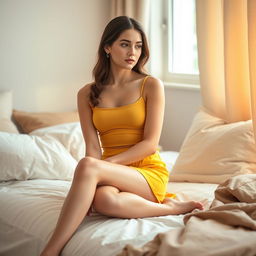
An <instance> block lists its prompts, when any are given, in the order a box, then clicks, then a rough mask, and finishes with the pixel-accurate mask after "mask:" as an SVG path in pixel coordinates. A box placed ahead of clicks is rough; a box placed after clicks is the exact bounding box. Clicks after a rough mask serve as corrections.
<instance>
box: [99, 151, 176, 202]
mask: <svg viewBox="0 0 256 256" xmlns="http://www.w3.org/2000/svg"><path fill="white" fill-rule="evenodd" d="M119 150H120V151H119ZM119 150H117V149H115V150H113V149H111V150H106V151H105V152H104V153H103V159H104V158H106V157H108V156H110V155H114V154H113V153H114V151H115V154H117V153H121V152H122V151H124V149H119ZM118 151H119V152H118ZM128 166H129V167H131V168H133V169H135V170H137V171H138V172H140V173H141V174H142V175H143V177H144V178H145V179H146V181H147V182H148V184H149V186H150V188H151V190H152V192H153V194H154V196H155V197H156V199H157V201H158V202H159V203H162V202H163V200H164V199H165V197H169V198H173V197H175V194H170V193H166V189H167V184H168V181H169V172H168V170H167V168H166V164H165V163H164V162H163V161H162V159H161V157H160V155H159V152H158V151H157V152H155V153H154V154H152V155H150V156H147V157H145V158H144V159H143V160H140V161H138V162H134V163H132V164H129V165H128Z"/></svg>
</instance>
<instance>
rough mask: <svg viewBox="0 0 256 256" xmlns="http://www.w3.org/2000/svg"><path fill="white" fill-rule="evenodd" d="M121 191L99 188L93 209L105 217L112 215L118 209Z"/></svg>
mask: <svg viewBox="0 0 256 256" xmlns="http://www.w3.org/2000/svg"><path fill="white" fill-rule="evenodd" d="M118 193H119V191H118V190H117V189H115V188H114V187H113V189H111V188H106V187H99V188H98V189H97V190H96V192H95V196H94V200H93V208H94V209H95V210H96V211H97V212H99V213H101V214H105V215H111V214H112V213H114V212H115V210H116V209H117V207H118V200H117V194H118Z"/></svg>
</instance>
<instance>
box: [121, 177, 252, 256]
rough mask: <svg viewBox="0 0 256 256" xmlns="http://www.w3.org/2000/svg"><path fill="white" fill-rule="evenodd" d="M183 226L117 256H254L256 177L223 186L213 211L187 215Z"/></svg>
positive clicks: (130, 247) (213, 203)
mask: <svg viewBox="0 0 256 256" xmlns="http://www.w3.org/2000/svg"><path fill="white" fill-rule="evenodd" d="M184 223H185V227H183V228H179V229H175V230H170V231H168V232H166V233H160V234H158V235H157V236H156V237H155V238H154V239H153V240H152V241H150V242H148V243H147V244H145V245H144V246H143V247H142V248H135V247H133V246H132V245H127V246H126V247H125V248H124V249H123V251H122V252H121V253H120V254H118V256H128V255H129V256H142V255H143V256H153V255H154V256H156V255H157V256H167V255H171V256H178V255H179V256H181V255H182V256H187V255H189V256H194V255H196V256H201V255H202V256H207V255H209V256H216V255H218V256H227V255H228V256H229V255H230V256H231V255H232V256H235V255H237V256H238V255H243V256H255V255H256V174H248V175H239V176H235V177H232V178H230V179H228V180H226V181H225V182H224V183H222V184H220V185H219V186H218V188H217V189H216V191H215V199H214V201H213V202H212V205H211V207H210V209H209V210H207V211H194V212H193V213H190V214H187V215H186V216H185V217H184Z"/></svg>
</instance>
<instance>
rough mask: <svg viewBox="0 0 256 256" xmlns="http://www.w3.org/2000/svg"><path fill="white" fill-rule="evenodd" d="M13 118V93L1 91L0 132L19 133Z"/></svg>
mask: <svg viewBox="0 0 256 256" xmlns="http://www.w3.org/2000/svg"><path fill="white" fill-rule="evenodd" d="M11 116H12V91H0V131H2V132H10V133H19V132H18V129H17V127H16V126H15V124H14V123H13V122H12V121H11Z"/></svg>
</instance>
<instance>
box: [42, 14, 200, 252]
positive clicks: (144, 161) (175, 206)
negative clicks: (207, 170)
mask: <svg viewBox="0 0 256 256" xmlns="http://www.w3.org/2000/svg"><path fill="white" fill-rule="evenodd" d="M148 57H149V51H148V45H147V40H146V37H145V34H144V32H143V30H142V28H141V26H140V25H139V24H138V22H136V21H135V20H134V19H131V18H129V17H126V16H120V17H117V18H115V19H113V20H112V21H110V22H109V24H108V25H107V26H106V28H105V31H104V33H103V35H102V39H101V42H100V45H99V50H98V62H97V64H96V66H95V68H94V70H93V73H94V78H95V81H94V82H93V83H91V84H88V85H85V86H84V87H83V88H82V89H80V91H79V92H78V110H79V116H80V122H81V127H82V131H83V135H84V139H85V143H86V156H85V157H84V158H83V159H81V160H80V161H79V163H78V165H77V167H76V170H75V174H74V178H73V182H72V185H71V188H70V191H69V193H68V195H67V198H66V200H65V202H64V205H63V208H62V211H61V214H60V216H59V220H58V223H57V226H56V228H55V231H54V233H53V235H52V237H51V239H50V240H49V242H48V244H47V246H46V247H45V249H44V251H43V252H42V254H41V256H46V255H51V256H54V255H59V254H60V252H61V250H62V249H63V247H64V246H65V244H66V243H67V242H68V241H69V239H70V238H71V236H72V235H73V233H74V232H75V231H76V229H77V227H78V226H79V224H80V223H81V222H82V220H83V219H84V217H85V216H86V215H87V214H88V211H89V209H90V207H91V206H92V207H93V208H94V209H95V210H96V211H97V212H99V213H101V214H104V215H107V216H112V217H118V218H143V217H151V216H161V215H170V214H182V213H187V212H190V211H192V210H193V209H195V208H198V209H203V206H202V204H201V203H200V202H194V201H189V202H178V201H175V200H174V199H167V198H166V197H165V196H166V185H167V183H168V171H167V169H166V166H165V164H164V163H163V162H162V160H161V158H160V156H159V154H158V152H157V147H158V142H159V138H160V134H161V129H162V123H163V116H164V88H163V84H162V82H161V81H160V80H158V79H156V78H154V77H151V76H148V75H146V74H145V73H144V71H143V66H144V65H145V63H146V62H147V60H148ZM85 242H86V241H85Z"/></svg>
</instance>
